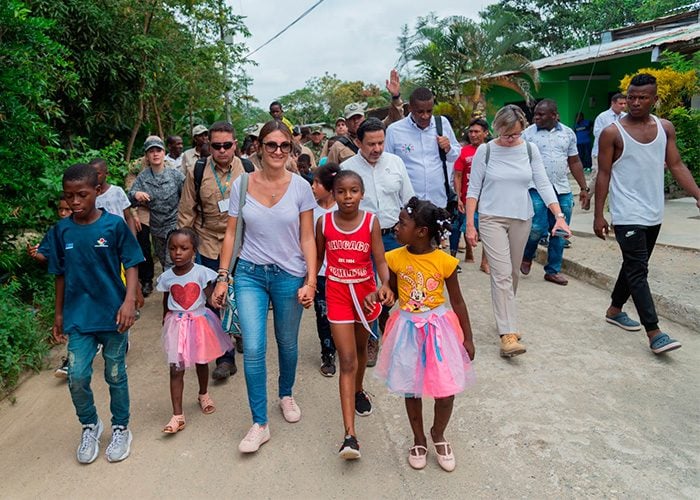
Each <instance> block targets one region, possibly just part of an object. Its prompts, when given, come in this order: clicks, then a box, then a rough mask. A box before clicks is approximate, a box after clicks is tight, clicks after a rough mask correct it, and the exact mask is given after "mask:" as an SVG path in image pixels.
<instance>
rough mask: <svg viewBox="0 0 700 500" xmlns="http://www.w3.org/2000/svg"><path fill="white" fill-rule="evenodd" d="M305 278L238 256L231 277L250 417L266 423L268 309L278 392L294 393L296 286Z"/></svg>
mask: <svg viewBox="0 0 700 500" xmlns="http://www.w3.org/2000/svg"><path fill="white" fill-rule="evenodd" d="M303 284H304V278H298V277H296V276H292V275H291V274H289V273H288V272H286V271H284V270H283V269H281V268H280V267H279V266H277V265H275V264H267V265H258V264H253V263H252V262H249V261H247V260H243V259H239V260H238V265H237V266H236V274H235V277H234V288H235V292H236V300H237V301H238V316H239V319H240V321H241V331H242V332H243V336H244V338H245V348H244V349H243V361H244V364H243V368H244V370H243V371H244V373H245V382H246V387H247V388H248V404H249V405H250V410H251V412H252V414H253V423H256V424H260V425H265V424H267V366H266V364H265V353H266V352H267V310H268V304H269V303H270V302H272V315H273V319H274V325H275V339H276V340H277V355H278V357H279V369H280V374H279V378H278V384H279V390H278V395H279V397H280V398H283V397H285V396H291V395H292V387H293V386H294V378H295V376H296V370H297V352H298V338H299V323H300V321H301V313H302V311H303V307H302V306H301V304H299V302H298V300H297V291H298V290H299V288H301V286H302V285H303Z"/></svg>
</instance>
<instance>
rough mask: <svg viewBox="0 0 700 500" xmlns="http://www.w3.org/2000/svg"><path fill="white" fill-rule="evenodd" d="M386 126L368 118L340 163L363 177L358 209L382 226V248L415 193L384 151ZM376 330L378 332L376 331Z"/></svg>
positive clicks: (391, 242) (392, 241)
mask: <svg viewBox="0 0 700 500" xmlns="http://www.w3.org/2000/svg"><path fill="white" fill-rule="evenodd" d="M384 134H385V128H384V124H383V123H382V122H381V120H379V119H377V118H368V119H367V120H365V121H364V122H362V124H361V125H360V126H359V127H358V129H357V138H356V139H355V144H356V145H357V147H358V153H359V154H356V155H355V156H353V157H351V158H348V159H347V160H345V161H344V162H343V164H342V165H341V168H342V169H343V170H352V171H354V172H357V173H358V174H359V175H360V177H362V182H363V183H364V185H365V193H364V196H363V198H362V201H361V202H360V208H361V209H362V210H367V211H368V212H372V213H373V214H375V215H376V216H377V219H378V220H379V227H381V229H382V241H383V242H384V250H385V251H387V252H388V251H389V250H393V249H395V248H398V247H399V246H400V245H399V242H398V241H397V240H396V235H395V233H394V226H395V225H396V223H397V222H398V221H399V213H401V209H402V208H403V207H404V206H405V205H406V204H407V203H408V200H410V199H411V198H412V197H413V196H414V192H413V187H412V186H411V180H410V179H409V176H408V172H407V170H406V166H405V165H404V163H403V161H402V160H401V158H399V157H398V156H396V155H394V154H391V153H387V152H386V151H384ZM388 312H389V311H388V309H386V310H385V311H382V315H381V316H380V317H379V329H380V330H381V331H383V330H384V325H385V324H386V320H387V318H388ZM375 333H378V332H376V331H375ZM378 352H379V342H378V341H377V340H375V339H374V338H373V337H370V339H369V342H368V349H367V366H374V365H375V364H376V362H377V353H378Z"/></svg>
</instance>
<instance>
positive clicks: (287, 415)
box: [280, 396, 301, 424]
mask: <svg viewBox="0 0 700 500" xmlns="http://www.w3.org/2000/svg"><path fill="white" fill-rule="evenodd" d="M280 408H281V409H282V415H284V419H285V420H286V421H287V422H289V423H290V424H293V423H294V422H298V421H299V420H301V409H300V408H299V405H297V403H296V401H294V398H293V397H292V396H285V397H283V398H282V399H280Z"/></svg>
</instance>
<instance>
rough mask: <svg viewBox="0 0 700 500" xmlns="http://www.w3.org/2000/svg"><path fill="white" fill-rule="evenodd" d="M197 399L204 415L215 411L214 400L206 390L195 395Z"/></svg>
mask: <svg viewBox="0 0 700 500" xmlns="http://www.w3.org/2000/svg"><path fill="white" fill-rule="evenodd" d="M197 401H199V407H200V408H201V409H202V413H204V414H205V415H209V414H211V413H214V412H215V411H216V406H214V401H212V400H211V398H210V397H209V393H208V392H205V393H204V394H200V395H199V396H197Z"/></svg>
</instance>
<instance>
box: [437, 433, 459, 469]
mask: <svg viewBox="0 0 700 500" xmlns="http://www.w3.org/2000/svg"><path fill="white" fill-rule="evenodd" d="M433 445H434V446H435V454H436V455H437V461H438V464H439V465H440V467H442V470H444V471H447V472H452V471H453V470H455V466H456V465H457V462H456V461H455V455H454V453H452V445H450V443H448V442H447V441H441V442H439V443H433ZM438 446H444V448H445V454H444V455H443V454H441V453H440V452H439V451H438Z"/></svg>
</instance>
